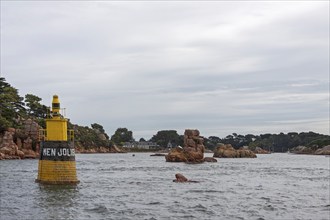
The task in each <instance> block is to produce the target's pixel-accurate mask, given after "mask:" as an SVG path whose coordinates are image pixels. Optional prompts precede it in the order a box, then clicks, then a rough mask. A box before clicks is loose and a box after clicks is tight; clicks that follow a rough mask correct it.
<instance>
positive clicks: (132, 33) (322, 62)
mask: <svg viewBox="0 0 330 220" xmlns="http://www.w3.org/2000/svg"><path fill="white" fill-rule="evenodd" d="M1 76H2V77H5V78H6V80H7V82H8V83H10V84H11V85H12V86H14V87H15V88H17V89H19V93H20V95H21V96H24V95H25V94H27V93H31V94H34V95H37V96H39V97H40V98H42V103H43V104H45V105H47V106H50V105H51V99H52V95H53V94H57V95H59V98H60V101H61V107H65V108H66V116H67V117H68V118H70V120H71V122H73V123H75V124H79V125H84V126H90V125H91V124H92V123H99V124H101V125H103V127H104V128H105V130H106V132H107V133H108V134H109V135H110V136H111V135H112V134H113V133H114V132H115V130H116V129H117V128H119V127H126V128H127V129H129V130H131V131H133V136H134V138H135V139H137V140H138V139H139V138H141V137H143V138H145V139H149V138H151V137H152V136H153V135H155V134H156V133H157V131H160V130H169V129H171V130H172V129H173V130H177V132H178V133H179V134H183V133H184V130H185V129H187V128H196V129H199V130H200V132H201V135H203V136H205V137H209V136H211V135H215V136H218V137H225V136H227V135H229V134H231V133H233V132H235V133H239V134H264V133H280V132H284V133H287V132H291V131H296V132H308V131H314V132H318V133H322V134H329V1H290V2H289V1H279V2H273V1H251V2H249V1H247V2H245V1H233V2H231V1H209V2H204V1H157V2H149V1H124V2H117V1H99V2H96V1H94V2H93V1H45V2H42V1H1Z"/></svg>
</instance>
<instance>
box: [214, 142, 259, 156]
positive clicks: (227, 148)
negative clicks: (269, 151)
mask: <svg viewBox="0 0 330 220" xmlns="http://www.w3.org/2000/svg"><path fill="white" fill-rule="evenodd" d="M213 157H219V158H256V157H257V155H256V154H255V153H253V152H252V151H251V150H248V149H244V148H242V149H239V150H235V149H234V148H233V147H232V146H231V144H223V145H219V146H217V147H216V149H215V150H214V154H213Z"/></svg>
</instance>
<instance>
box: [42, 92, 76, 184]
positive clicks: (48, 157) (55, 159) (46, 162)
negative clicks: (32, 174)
mask: <svg viewBox="0 0 330 220" xmlns="http://www.w3.org/2000/svg"><path fill="white" fill-rule="evenodd" d="M60 110H61V109H60V102H59V98H58V96H57V95H54V96H53V101H52V109H51V111H50V112H49V114H48V116H47V119H46V129H42V130H40V132H39V137H40V158H39V166H38V178H37V179H36V182H39V183H45V184H55V185H63V184H64V185H65V184H78V183H79V180H78V179H77V172H76V159H75V149H74V133H73V130H68V119H66V118H64V117H63V116H62V115H61V113H60Z"/></svg>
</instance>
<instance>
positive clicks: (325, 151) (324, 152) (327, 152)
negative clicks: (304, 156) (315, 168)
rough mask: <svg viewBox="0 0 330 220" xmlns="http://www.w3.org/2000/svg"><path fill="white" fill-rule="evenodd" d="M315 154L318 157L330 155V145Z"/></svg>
mask: <svg viewBox="0 0 330 220" xmlns="http://www.w3.org/2000/svg"><path fill="white" fill-rule="evenodd" d="M314 154H317V155H330V145H328V146H324V147H323V148H320V149H317V150H316V151H315V153H314Z"/></svg>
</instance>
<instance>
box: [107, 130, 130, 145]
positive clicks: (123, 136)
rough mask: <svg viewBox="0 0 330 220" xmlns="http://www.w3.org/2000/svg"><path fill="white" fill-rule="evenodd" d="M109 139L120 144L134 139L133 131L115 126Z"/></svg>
mask: <svg viewBox="0 0 330 220" xmlns="http://www.w3.org/2000/svg"><path fill="white" fill-rule="evenodd" d="M111 141H112V142H113V143H115V144H118V145H122V144H123V143H124V142H130V141H134V138H133V132H132V131H129V130H128V129H127V128H117V130H116V131H115V133H114V134H113V135H112V136H111Z"/></svg>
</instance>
